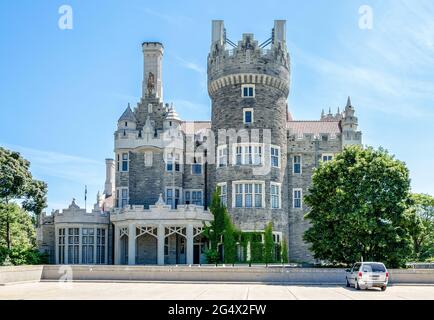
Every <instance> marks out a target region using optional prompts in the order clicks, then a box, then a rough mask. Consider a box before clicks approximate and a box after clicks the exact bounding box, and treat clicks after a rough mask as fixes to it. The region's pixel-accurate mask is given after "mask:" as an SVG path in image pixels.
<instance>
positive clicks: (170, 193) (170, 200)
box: [166, 188, 180, 209]
mask: <svg viewBox="0 0 434 320" xmlns="http://www.w3.org/2000/svg"><path fill="white" fill-rule="evenodd" d="M179 200H180V192H179V189H178V188H167V189H166V204H167V205H168V206H171V207H172V209H176V208H177V207H178V204H179Z"/></svg>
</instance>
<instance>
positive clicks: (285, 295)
mask: <svg viewBox="0 0 434 320" xmlns="http://www.w3.org/2000/svg"><path fill="white" fill-rule="evenodd" d="M4 299H13V300H17V299H40V300H44V299H49V300H56V299H62V300H63V299H69V300H74V299H82V300H86V299H131V300H143V299H145V300H146V299H151V300H152V299H155V300H160V299H161V300H172V299H173V300H206V299H209V300H232V299H236V300H296V299H300V300H311V299H315V300H317V299H320V300H377V299H394V300H396V299H398V300H416V299H417V300H419V299H424V300H434V286H390V287H389V288H388V289H387V291H386V292H381V291H380V290H379V289H372V290H368V291H356V290H354V289H352V288H351V289H350V288H345V287H341V286H299V285H266V284H220V283H218V284H216V283H214V284H210V283H207V284H202V283H143V282H140V283H137V282H136V283H127V282H122V283H110V282H101V283H95V282H73V283H57V282H40V283H22V284H14V285H8V286H0V300H4Z"/></svg>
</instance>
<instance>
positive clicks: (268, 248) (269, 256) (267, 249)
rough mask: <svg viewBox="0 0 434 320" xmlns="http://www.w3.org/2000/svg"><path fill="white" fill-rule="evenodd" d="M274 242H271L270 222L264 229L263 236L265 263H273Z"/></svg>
mask: <svg viewBox="0 0 434 320" xmlns="http://www.w3.org/2000/svg"><path fill="white" fill-rule="evenodd" d="M273 249H274V241H273V224H272V222H270V223H269V224H267V226H266V227H265V234H264V260H265V263H271V262H273V261H274V254H273V253H274V252H273V251H274V250H273Z"/></svg>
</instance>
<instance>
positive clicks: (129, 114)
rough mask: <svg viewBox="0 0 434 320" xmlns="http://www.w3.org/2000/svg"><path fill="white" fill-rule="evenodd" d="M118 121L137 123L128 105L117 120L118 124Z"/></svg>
mask: <svg viewBox="0 0 434 320" xmlns="http://www.w3.org/2000/svg"><path fill="white" fill-rule="evenodd" d="M120 121H133V122H137V119H136V116H135V115H134V113H133V111H132V110H131V108H130V104H129V103H128V107H127V108H126V109H125V111H124V113H122V115H121V117H120V118H119V120H118V122H120Z"/></svg>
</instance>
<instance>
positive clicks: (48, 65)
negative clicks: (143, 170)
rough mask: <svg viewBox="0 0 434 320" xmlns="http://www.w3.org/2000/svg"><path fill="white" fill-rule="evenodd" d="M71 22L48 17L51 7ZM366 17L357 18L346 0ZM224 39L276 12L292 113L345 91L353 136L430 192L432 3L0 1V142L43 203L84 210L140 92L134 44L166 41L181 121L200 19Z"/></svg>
mask: <svg viewBox="0 0 434 320" xmlns="http://www.w3.org/2000/svg"><path fill="white" fill-rule="evenodd" d="M63 4H67V5H70V6H71V7H72V9H73V29H72V30H61V29H59V27H58V19H59V17H60V14H59V13H58V9H59V7H60V6H61V5H63ZM362 5H369V6H370V7H371V8H372V9H373V19H374V20H373V28H372V29H371V30H362V29H360V28H359V19H360V14H359V8H360V6H362ZM212 19H223V20H225V25H226V29H227V34H228V38H229V39H231V40H232V41H234V42H236V41H237V40H239V39H240V38H241V36H242V33H247V32H252V33H254V34H255V37H256V39H258V40H259V41H260V42H261V41H264V40H266V39H267V38H268V37H269V36H270V33H271V28H272V26H273V20H275V19H286V20H287V40H288V48H289V52H290V55H291V64H292V74H291V82H292V84H291V93H290V96H289V108H290V111H291V112H292V114H293V116H294V118H295V119H299V120H305V119H306V120H317V119H318V118H319V116H320V113H321V110H322V109H323V108H324V109H326V110H328V108H329V107H330V108H332V110H333V111H336V109H337V108H338V107H341V110H342V108H343V107H344V106H345V103H346V99H347V96H348V95H351V97H352V102H353V105H354V106H355V108H356V112H357V116H358V117H359V124H360V129H361V130H362V131H363V134H364V143H365V144H368V145H373V146H375V147H378V146H383V147H384V148H386V149H388V150H389V151H390V152H391V153H393V154H395V155H396V157H397V158H399V159H401V160H403V161H405V162H406V164H407V165H408V167H409V169H410V171H411V178H412V188H413V191H415V192H425V193H430V194H432V195H434V130H433V124H434V105H433V103H434V2H433V1H432V0H416V1H415V0H378V1H371V0H363V1H357V0H350V1H349V0H323V1H319V0H318V1H303V2H302V1H276V0H268V1H266V2H264V1H261V2H257V3H256V2H254V1H233V0H232V1H226V0H220V1H215V2H211V1H138V0H129V1H102V0H101V1H97V0H89V1H83V0H82V1H68V0H63V1H54V0H52V1H25V0H20V1H12V0H9V1H6V0H4V1H1V2H0V40H1V41H0V116H1V125H0V145H1V146H5V147H8V148H10V149H14V150H18V151H20V152H22V154H23V155H24V156H25V157H26V158H27V159H29V160H30V161H31V163H32V165H31V169H32V172H33V174H34V176H35V177H37V178H38V179H42V180H44V181H47V182H48V187H49V192H48V200H49V208H48V210H47V211H51V209H53V208H63V207H66V205H67V204H68V203H69V202H70V201H71V199H72V198H73V197H75V198H76V199H77V202H78V204H80V205H84V195H83V194H84V185H85V184H87V185H88V191H89V201H88V208H90V206H91V205H92V204H93V202H94V199H95V195H96V193H97V191H98V190H101V191H102V190H103V185H104V179H105V172H104V171H105V167H104V159H105V158H107V157H112V156H113V131H114V130H115V127H116V121H117V119H118V117H119V116H120V114H121V113H122V112H123V110H124V109H125V107H126V105H127V103H128V102H130V103H131V104H132V105H135V103H136V102H137V101H138V100H139V97H140V95H141V81H142V76H143V75H142V68H143V61H142V53H141V43H142V42H143V41H160V42H163V44H164V47H165V56H164V67H163V80H164V84H163V85H164V95H165V97H164V98H165V101H166V102H173V103H174V104H175V106H176V108H177V111H178V113H179V114H180V115H181V117H182V118H183V119H186V120H208V119H209V118H210V99H209V97H208V94H207V90H206V61H207V60H206V59H207V54H208V50H209V47H210V37H211V35H210V34H211V20H212Z"/></svg>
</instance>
